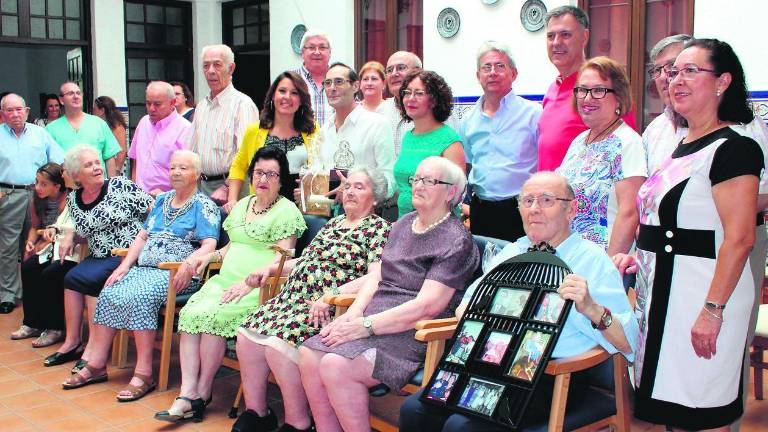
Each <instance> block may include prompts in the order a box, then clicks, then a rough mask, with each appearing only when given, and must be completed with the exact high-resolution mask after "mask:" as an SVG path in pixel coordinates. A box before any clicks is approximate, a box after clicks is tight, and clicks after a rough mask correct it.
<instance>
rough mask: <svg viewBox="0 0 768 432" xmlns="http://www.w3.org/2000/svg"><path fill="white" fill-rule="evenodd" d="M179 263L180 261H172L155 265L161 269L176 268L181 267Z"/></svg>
mask: <svg viewBox="0 0 768 432" xmlns="http://www.w3.org/2000/svg"><path fill="white" fill-rule="evenodd" d="M181 264H182V263H180V262H174V261H171V262H161V263H159V264H158V265H157V268H159V269H161V270H178V269H179V268H180V267H181Z"/></svg>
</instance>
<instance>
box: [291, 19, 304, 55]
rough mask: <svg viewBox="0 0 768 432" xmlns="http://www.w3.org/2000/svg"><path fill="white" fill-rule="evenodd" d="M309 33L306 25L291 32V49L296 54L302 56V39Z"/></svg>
mask: <svg viewBox="0 0 768 432" xmlns="http://www.w3.org/2000/svg"><path fill="white" fill-rule="evenodd" d="M306 32H307V27H305V26H304V24H299V25H297V26H296V27H294V28H293V31H291V48H292V49H293V52H295V53H296V54H301V38H303V37H304V33H306Z"/></svg>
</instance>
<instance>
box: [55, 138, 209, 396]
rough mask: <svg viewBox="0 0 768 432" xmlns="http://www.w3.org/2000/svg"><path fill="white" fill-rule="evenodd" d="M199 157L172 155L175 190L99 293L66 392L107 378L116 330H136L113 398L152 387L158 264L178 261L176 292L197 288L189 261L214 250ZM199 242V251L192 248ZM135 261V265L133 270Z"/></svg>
mask: <svg viewBox="0 0 768 432" xmlns="http://www.w3.org/2000/svg"><path fill="white" fill-rule="evenodd" d="M199 176H200V157H199V156H198V155H197V154H195V153H193V152H191V151H189V150H177V151H176V152H174V153H173V155H172V156H171V161H170V178H171V185H172V187H173V190H171V191H169V192H166V193H162V194H160V195H159V196H158V197H157V201H156V202H155V205H154V207H153V208H152V211H151V212H150V213H149V217H148V218H147V222H146V224H145V226H144V229H142V230H141V231H139V234H138V235H137V236H136V239H135V240H134V241H133V243H132V244H131V247H130V249H129V250H128V254H127V256H126V257H125V258H124V259H123V262H122V263H120V265H119V266H118V267H117V268H116V269H115V271H113V272H112V275H111V276H110V277H109V279H107V282H106V283H105V284H104V285H105V288H104V290H103V291H102V292H101V295H99V299H98V303H97V304H96V313H95V316H94V319H93V320H94V332H93V334H92V336H91V338H90V340H89V341H88V348H89V352H90V356H89V357H88V364H86V365H85V367H84V368H83V369H81V370H80V371H79V372H78V373H76V374H73V375H72V376H71V377H70V378H69V379H68V380H67V381H66V382H64V384H63V386H64V388H65V389H72V388H77V387H82V386H85V385H88V384H91V383H94V382H99V381H104V380H106V379H107V374H106V370H105V367H106V363H107V356H108V355H109V348H110V346H111V344H112V339H113V338H114V336H115V332H116V329H128V330H132V331H133V332H134V337H135V339H136V352H137V361H136V368H135V370H134V378H133V379H132V380H131V382H130V383H129V384H128V386H127V387H126V388H125V389H124V390H122V391H121V392H120V393H118V395H117V400H118V401H121V402H127V401H132V400H136V399H139V398H141V397H142V396H144V395H145V394H147V393H148V392H150V391H152V390H153V389H154V388H155V382H154V381H153V379H152V352H153V348H154V342H155V333H156V331H157V317H158V312H159V310H160V307H161V306H162V305H163V303H164V302H165V300H166V297H167V294H168V282H169V272H168V270H161V269H159V268H157V265H158V264H159V263H161V262H167V261H182V262H183V263H182V265H181V267H180V268H179V271H178V272H177V273H176V275H175V276H174V279H173V287H174V289H175V290H176V291H177V292H181V291H188V290H196V289H197V288H199V286H200V284H199V281H198V280H197V279H195V280H192V276H193V274H194V271H195V270H194V269H193V268H192V266H191V264H190V262H191V260H194V259H195V258H196V257H199V256H203V255H207V254H209V253H210V252H211V251H213V249H214V248H215V247H216V240H217V238H218V236H219V224H220V216H219V209H218V208H217V207H216V204H214V203H213V201H211V200H210V198H208V197H207V196H205V195H203V194H202V193H200V192H198V190H197V179H198V177H199ZM195 243H199V244H200V247H199V249H197V250H196V249H195V246H196V245H195ZM137 261H138V265H137V266H135V265H134V264H136V263H137Z"/></svg>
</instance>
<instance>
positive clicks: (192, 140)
mask: <svg viewBox="0 0 768 432" xmlns="http://www.w3.org/2000/svg"><path fill="white" fill-rule="evenodd" d="M258 121H259V110H258V109H257V108H256V105H255V104H254V103H253V100H251V98H250V97H248V95H246V94H244V93H241V92H239V91H237V90H236V89H235V87H234V86H232V83H229V85H228V86H227V87H226V88H225V89H224V90H222V91H221V93H219V94H218V95H216V97H214V98H211V96H210V94H209V95H206V96H205V98H204V99H203V100H201V101H200V102H199V103H198V104H197V108H196V109H195V118H194V121H192V128H191V129H190V130H191V132H190V134H189V135H188V136H187V148H189V149H190V150H192V151H193V152H195V153H197V154H199V155H200V159H201V161H202V172H203V174H205V175H209V176H215V175H220V174H225V175H226V174H227V173H228V172H229V166H230V165H231V164H232V159H234V157H235V153H237V149H238V148H240V143H241V142H242V141H243V135H245V129H246V128H247V127H248V126H249V125H250V124H253V123H258Z"/></svg>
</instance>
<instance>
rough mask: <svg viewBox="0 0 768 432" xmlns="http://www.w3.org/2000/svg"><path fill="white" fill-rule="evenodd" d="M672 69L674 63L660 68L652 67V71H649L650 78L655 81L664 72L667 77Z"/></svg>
mask: <svg viewBox="0 0 768 432" xmlns="http://www.w3.org/2000/svg"><path fill="white" fill-rule="evenodd" d="M671 67H672V62H667V63H664V64H663V65H660V66H653V65H651V67H650V69H648V77H649V78H650V79H652V80H655V79H656V78H658V77H660V76H661V73H662V72H663V73H664V74H665V75H666V73H667V71H668V70H669V69H670V68H671Z"/></svg>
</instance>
